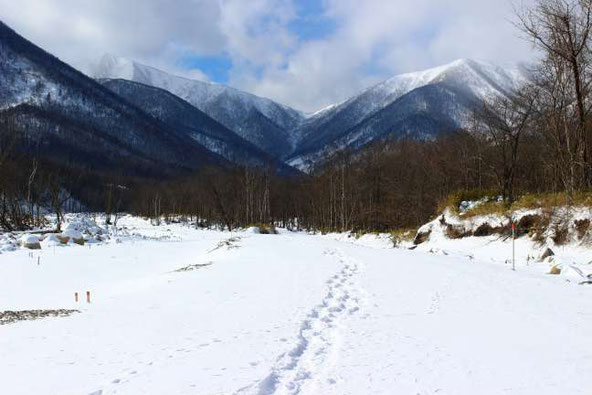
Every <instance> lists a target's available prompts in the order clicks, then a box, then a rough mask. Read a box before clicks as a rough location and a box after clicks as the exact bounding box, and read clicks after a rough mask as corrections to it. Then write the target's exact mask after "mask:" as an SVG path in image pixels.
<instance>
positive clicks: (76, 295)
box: [74, 292, 78, 303]
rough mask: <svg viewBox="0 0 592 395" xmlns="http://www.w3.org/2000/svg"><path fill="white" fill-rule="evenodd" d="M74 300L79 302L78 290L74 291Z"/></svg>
mask: <svg viewBox="0 0 592 395" xmlns="http://www.w3.org/2000/svg"><path fill="white" fill-rule="evenodd" d="M74 301H75V302H76V303H78V292H74Z"/></svg>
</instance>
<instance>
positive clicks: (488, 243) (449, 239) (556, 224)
mask: <svg viewBox="0 0 592 395" xmlns="http://www.w3.org/2000/svg"><path fill="white" fill-rule="evenodd" d="M591 219H592V209H591V208H588V207H572V208H567V207H559V208H556V209H554V210H543V209H522V210H517V211H514V212H512V213H511V214H508V215H504V214H491V215H481V216H473V217H468V216H467V217H465V216H463V214H462V213H461V214H460V215H458V214H456V213H453V212H452V211H451V210H449V209H447V210H445V211H444V212H443V213H442V214H441V215H440V216H438V218H436V219H435V220H433V221H431V222H429V223H427V224H425V225H423V226H422V227H420V228H419V230H418V231H417V234H416V236H415V240H414V242H413V246H411V248H413V249H416V250H418V251H427V252H431V253H435V254H442V255H461V256H465V257H468V258H470V259H479V260H481V261H491V262H501V263H505V264H510V263H511V262H512V256H513V255H512V251H514V257H515V261H514V263H515V264H516V265H517V266H529V265H534V266H536V267H537V268H538V269H537V270H538V271H539V272H541V273H545V274H555V275H559V276H560V277H561V278H564V279H565V280H567V281H574V282H577V283H587V282H588V281H590V280H592V226H591V225H590V224H591V223H592V221H591ZM512 221H513V222H514V224H515V226H516V233H515V235H516V240H515V243H514V250H513V248H512V230H511V223H512Z"/></svg>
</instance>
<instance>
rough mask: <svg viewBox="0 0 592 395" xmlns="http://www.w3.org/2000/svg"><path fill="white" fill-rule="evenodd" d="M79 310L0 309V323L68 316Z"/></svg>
mask: <svg viewBox="0 0 592 395" xmlns="http://www.w3.org/2000/svg"><path fill="white" fill-rule="evenodd" d="M79 312H80V311H79V310H66V309H59V310H21V311H10V310H8V311H0V325H7V324H12V323H15V322H18V321H31V320H38V319H41V318H47V317H68V316H70V315H72V314H74V313H79Z"/></svg>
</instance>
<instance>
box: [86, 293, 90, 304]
mask: <svg viewBox="0 0 592 395" xmlns="http://www.w3.org/2000/svg"><path fill="white" fill-rule="evenodd" d="M86 303H90V291H86Z"/></svg>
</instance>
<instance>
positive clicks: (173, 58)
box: [0, 0, 534, 111]
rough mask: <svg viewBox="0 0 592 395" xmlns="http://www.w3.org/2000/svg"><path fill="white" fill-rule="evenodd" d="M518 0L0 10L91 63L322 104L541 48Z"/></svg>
mask: <svg viewBox="0 0 592 395" xmlns="http://www.w3.org/2000/svg"><path fill="white" fill-rule="evenodd" d="M512 1H514V2H519V3H524V5H526V6H528V5H529V4H530V3H532V1H533V0H388V1H385V0H363V1H361V0H318V1H315V0H175V1H174V2H170V0H143V1H142V2H138V1H135V0H101V1H95V0H20V1H18V2H17V1H14V0H0V15H1V16H2V19H3V21H4V22H6V23H8V24H9V25H10V26H11V27H13V28H14V29H16V30H17V31H18V32H19V33H21V34H22V35H24V36H25V37H26V38H28V39H30V40H32V41H33V42H35V43H36V44H38V45H40V46H42V47H43V48H44V49H46V50H48V51H50V52H52V53H53V54H55V55H57V56H58V57H60V58H62V59H63V60H65V61H67V62H69V63H70V64H72V65H73V66H75V67H77V68H79V69H81V70H82V71H85V72H89V70H92V68H91V65H92V63H93V62H94V61H96V59H98V58H99V57H100V56H101V55H102V54H104V53H112V54H115V55H118V56H123V57H127V58H131V59H134V60H137V61H140V62H142V63H145V64H149V65H151V66H154V67H157V68H160V69H163V70H165V71H168V72H171V73H175V74H179V75H183V76H186V77H190V78H197V79H202V80H208V81H213V82H219V83H225V84H228V85H231V86H234V87H236V88H238V89H242V90H246V91H249V92H251V93H254V94H257V95H260V96H265V97H269V98H271V99H274V100H277V101H279V102H282V103H284V104H288V105H291V106H293V107H295V108H297V109H300V110H303V111H314V110H317V109H319V108H321V107H323V106H326V105H329V104H331V103H335V102H338V101H341V100H344V99H346V98H348V97H349V96H351V95H353V94H355V93H357V92H358V91H360V90H361V89H364V88H366V87H368V86H370V85H372V84H375V83H378V82H380V81H381V80H384V79H386V78H388V77H391V76H392V75H395V74H398V73H402V72H409V71H415V70H422V69H425V68H429V67H434V66H438V65H441V64H445V63H448V62H451V61H453V60H455V59H458V58H475V59H478V60H483V61H491V62H493V63H498V64H511V63H514V62H519V61H528V60H530V59H532V58H533V56H534V52H533V50H532V47H531V45H530V43H527V42H525V41H523V40H522V39H521V38H520V37H519V34H518V32H517V31H516V30H515V28H514V26H512V23H511V20H512V18H513V7H512ZM56 26H59V27H60V28H59V29H56Z"/></svg>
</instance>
